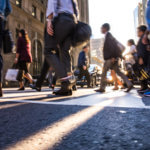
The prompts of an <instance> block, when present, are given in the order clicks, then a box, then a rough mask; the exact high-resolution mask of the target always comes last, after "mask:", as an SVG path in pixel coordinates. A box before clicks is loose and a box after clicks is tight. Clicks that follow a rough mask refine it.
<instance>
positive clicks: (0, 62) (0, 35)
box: [0, 17, 5, 82]
mask: <svg viewBox="0 0 150 150" xmlns="http://www.w3.org/2000/svg"><path fill="white" fill-rule="evenodd" d="M4 28H5V21H4V19H2V18H1V17H0V82H2V70H3V58H2V55H1V53H2V40H3V32H4Z"/></svg>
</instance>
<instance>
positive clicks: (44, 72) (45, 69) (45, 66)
mask: <svg viewBox="0 0 150 150" xmlns="http://www.w3.org/2000/svg"><path fill="white" fill-rule="evenodd" d="M48 71H49V64H48V63H47V60H46V59H44V64H43V66H42V70H41V74H40V77H39V78H38V80H37V82H36V87H39V88H41V87H42V84H43V82H44V80H45V78H46V75H47V73H48Z"/></svg>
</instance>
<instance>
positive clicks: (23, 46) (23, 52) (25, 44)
mask: <svg viewBox="0 0 150 150" xmlns="http://www.w3.org/2000/svg"><path fill="white" fill-rule="evenodd" d="M31 62H32V55H31V42H30V39H29V37H28V34H27V32H26V31H25V30H24V29H22V30H20V31H19V38H18V42H17V53H16V58H15V64H17V66H18V68H19V70H21V71H22V74H21V75H20V77H19V85H20V88H19V90H20V91H22V90H25V87H24V83H23V79H24V78H26V79H27V80H28V81H29V83H30V84H33V79H32V76H31V75H30V74H29V67H30V64H31Z"/></svg>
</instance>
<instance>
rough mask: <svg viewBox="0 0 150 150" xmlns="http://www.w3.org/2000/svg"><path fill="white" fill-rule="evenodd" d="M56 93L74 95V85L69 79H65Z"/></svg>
mask: <svg viewBox="0 0 150 150" xmlns="http://www.w3.org/2000/svg"><path fill="white" fill-rule="evenodd" d="M54 94H55V95H60V96H71V95H72V86H71V85H70V83H69V81H64V82H62V83H61V89H60V90H58V91H56V92H54Z"/></svg>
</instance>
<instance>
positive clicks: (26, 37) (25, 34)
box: [19, 29, 30, 44]
mask: <svg viewBox="0 0 150 150" xmlns="http://www.w3.org/2000/svg"><path fill="white" fill-rule="evenodd" d="M19 33H21V35H22V38H24V39H25V41H26V43H27V44H29V43H30V39H29V36H28V34H27V32H26V31H25V30H24V29H21V30H20V31H19Z"/></svg>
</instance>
